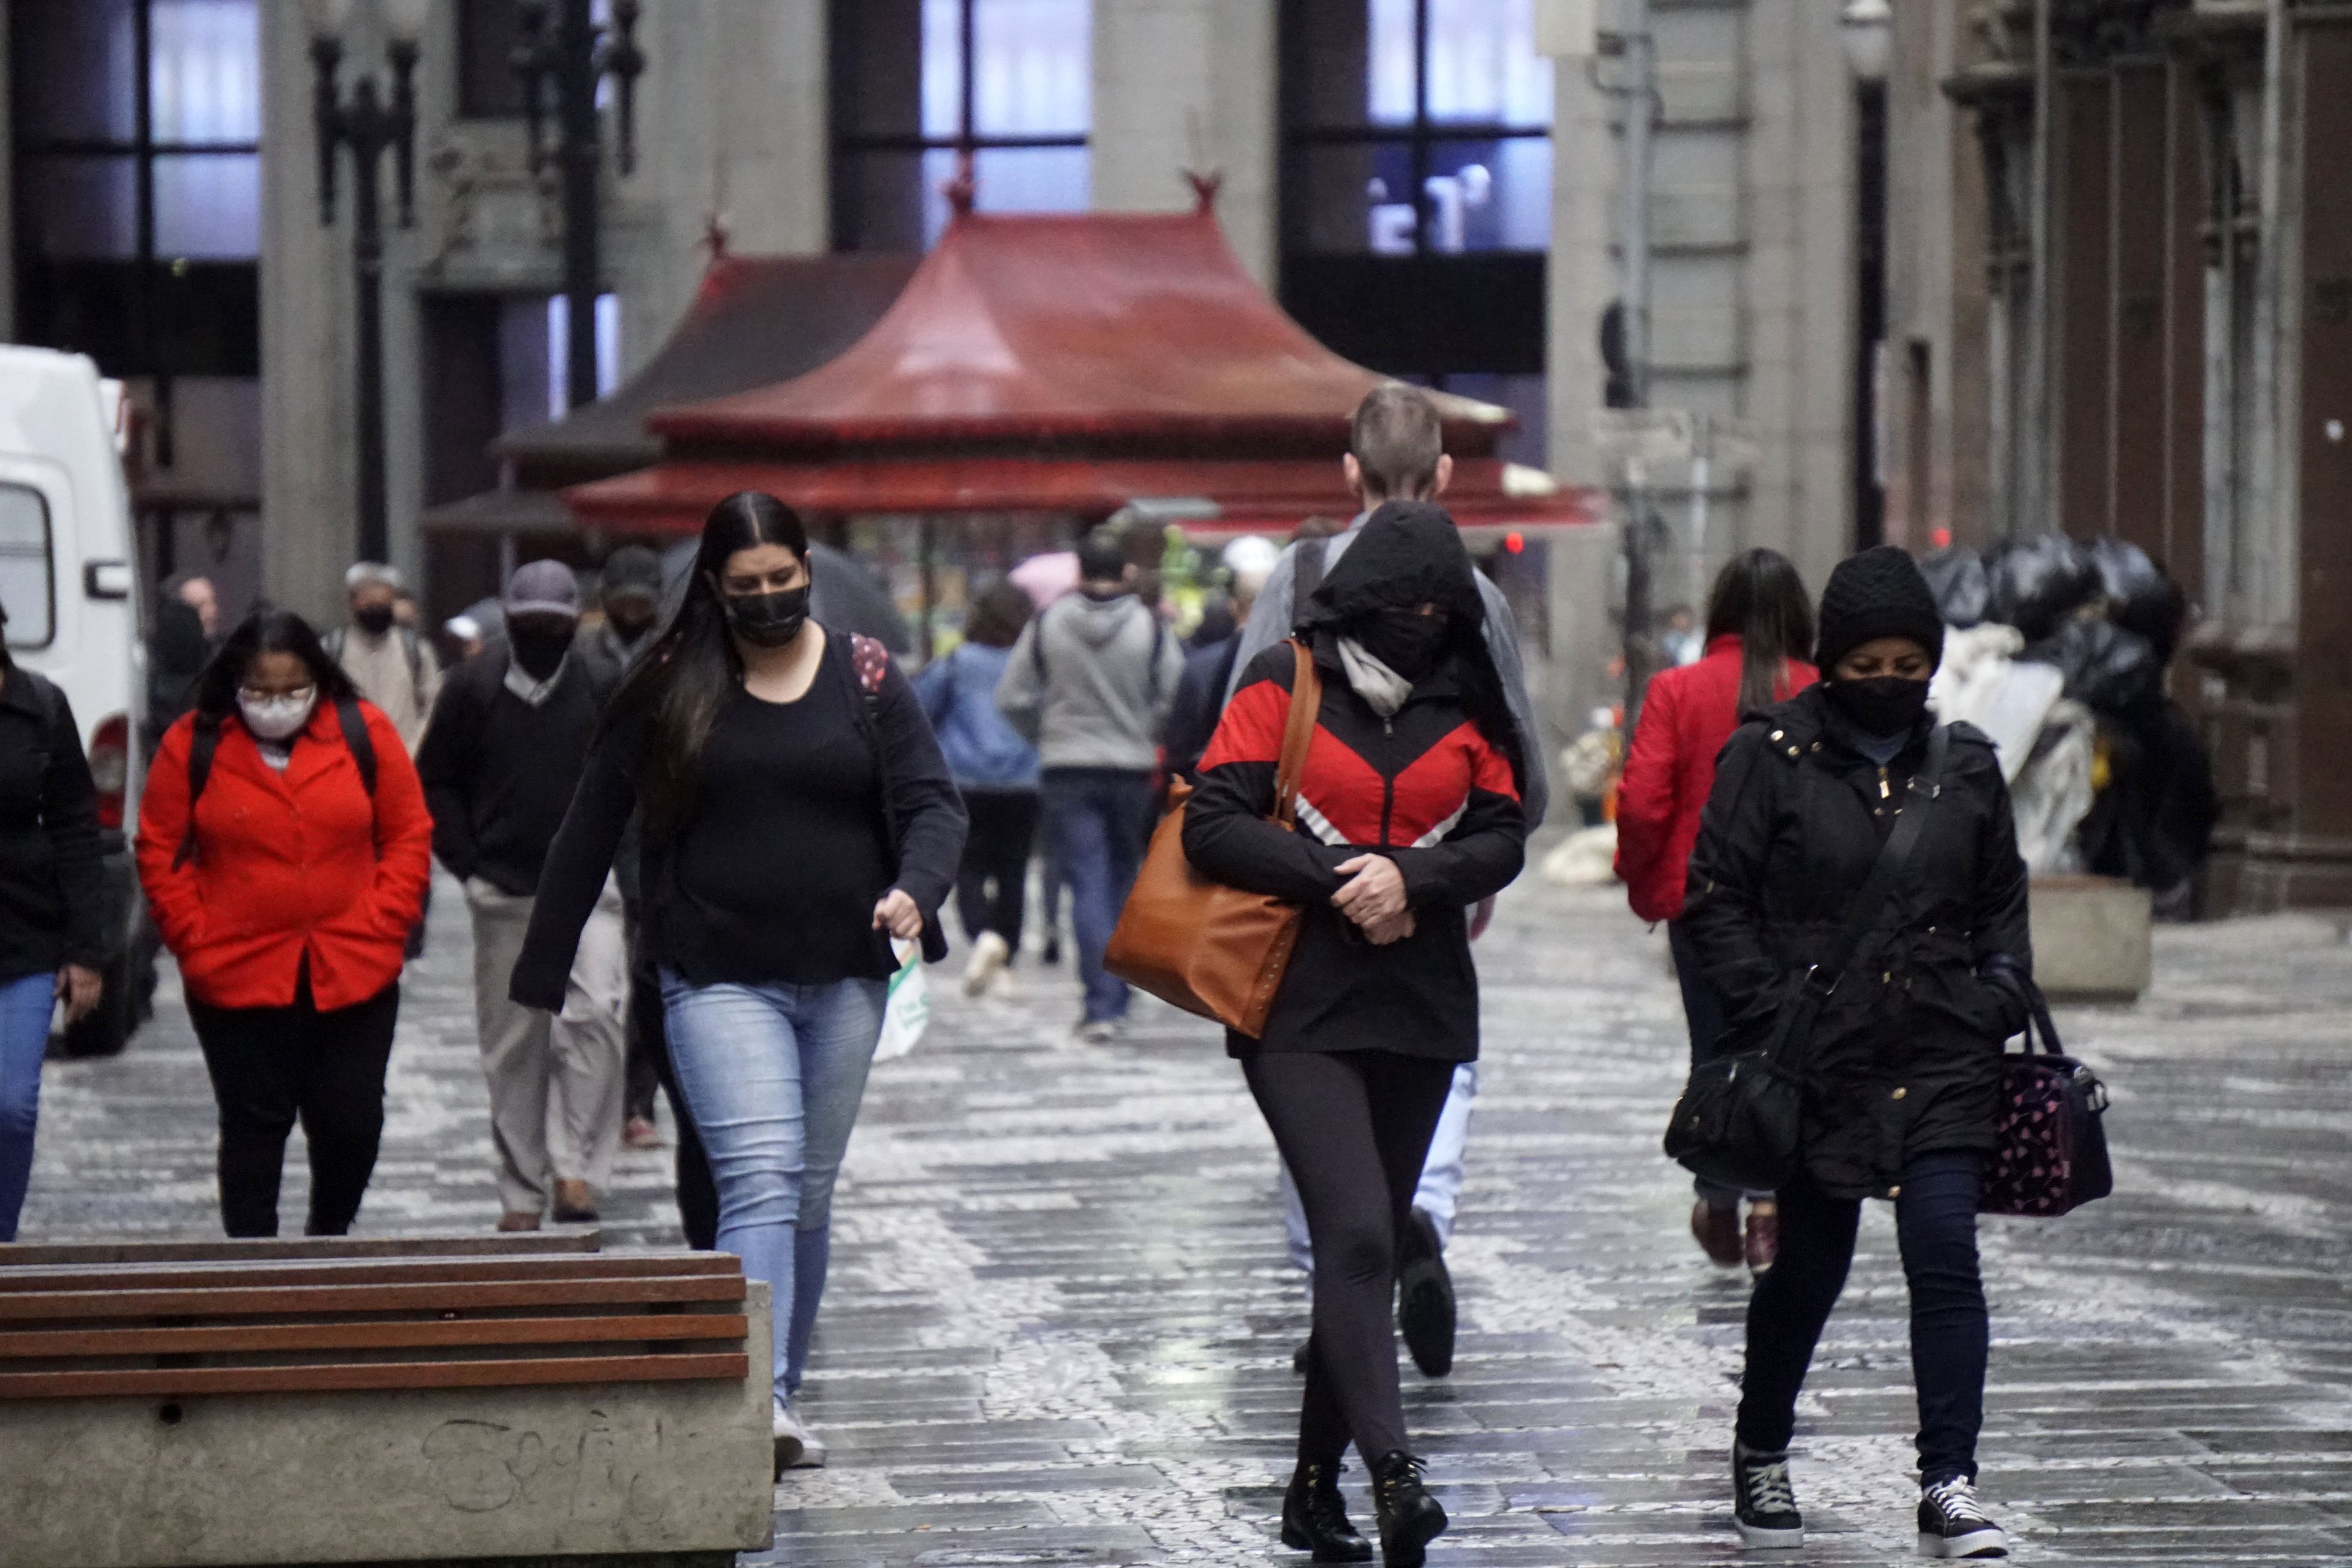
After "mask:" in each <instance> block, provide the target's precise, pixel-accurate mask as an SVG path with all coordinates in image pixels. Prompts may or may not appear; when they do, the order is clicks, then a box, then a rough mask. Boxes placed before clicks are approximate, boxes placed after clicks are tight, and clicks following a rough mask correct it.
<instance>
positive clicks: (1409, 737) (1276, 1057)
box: [1184, 501, 1527, 1568]
mask: <svg viewBox="0 0 2352 1568" xmlns="http://www.w3.org/2000/svg"><path fill="white" fill-rule="evenodd" d="M1484 621H1485V607H1484V605H1483V604H1482V602H1481V600H1480V597H1479V592H1478V585H1477V579H1476V577H1475V575H1474V574H1473V573H1472V570H1471V565H1470V557H1469V554H1468V552H1466V551H1465V550H1464V549H1463V547H1462V539H1461V536H1460V534H1458V533H1457V532H1456V531H1454V523H1453V520H1452V519H1450V518H1449V517H1447V516H1446V514H1445V513H1444V510H1441V509H1440V508H1438V507H1436V506H1433V505H1431V504H1429V503H1428V502H1425V501H1391V502H1388V503H1386V504H1384V505H1382V506H1381V508H1380V509H1379V510H1377V511H1375V512H1374V513H1373V514H1372V516H1371V519H1370V521H1367V522H1366V523H1365V524H1364V527H1363V530H1362V531H1361V533H1360V534H1359V535H1358V537H1357V539H1356V541H1355V543H1354V544H1353V545H1352V546H1351V547H1350V548H1349V551H1348V552H1347V553H1346V554H1345V555H1342V556H1341V557H1340V558H1339V561H1338V563H1336V564H1334V565H1333V566H1332V568H1331V570H1330V573H1329V574H1328V575H1327V576H1326V577H1325V578H1324V579H1323V582H1322V584H1321V585H1320V586H1319V587H1318V588H1317V589H1316V591H1315V593H1314V595H1313V596H1312V598H1311V599H1310V600H1309V602H1308V608H1307V613H1306V615H1305V616H1304V617H1303V618H1302V619H1301V620H1300V622H1299V623H1298V626H1297V634H1296V635H1297V638H1298V639H1300V640H1301V641H1303V642H1304V644H1305V645H1306V646H1307V648H1308V649H1309V650H1310V652H1311V654H1312V656H1313V658H1314V662H1315V666H1316V668H1317V669H1318V671H1320V673H1321V676H1322V689H1323V695H1322V700H1321V703H1320V705H1319V706H1318V709H1317V710H1316V714H1317V717H1316V733H1315V736H1314V741H1313V744H1312V745H1311V747H1310V748H1309V749H1308V752H1307V765H1306V771H1305V774H1304V776H1303V777H1302V779H1301V780H1300V782H1299V786H1298V809H1297V828H1296V830H1293V829H1291V828H1286V827H1283V826H1279V825H1277V824H1276V823H1275V822H1273V821H1271V820H1269V818H1270V817H1271V816H1272V814H1273V810H1274V795H1275V773H1276V765H1277V763H1278V760H1279V758H1280V755H1281V750H1282V734H1283V727H1284V723H1285V721H1286V717H1287V715H1288V712H1289V707H1290V701H1291V689H1292V683H1293V680H1294V678H1295V676H1296V673H1297V653H1296V651H1295V649H1294V646H1293V644H1292V643H1289V642H1284V643H1278V644H1276V645H1275V646H1274V647H1270V648H1267V649H1266V650H1265V652H1263V653H1261V654H1259V655H1258V656H1257V657H1256V658H1254V659H1252V660H1251V661H1250V662H1249V664H1248V665H1247V666H1246V667H1244V670H1243V672H1242V677H1241V684H1240V686H1239V687H1238V688H1236V689H1235V690H1234V699H1233V700H1232V702H1230V703H1229V704H1227V705H1226V708H1225V713H1224V718H1223V721H1221V722H1220V723H1219V724H1218V726H1217V731H1216V733H1215V735H1214V736H1213V737H1212V738H1211V740H1210V742H1209V747H1208V750H1207V751H1206V752H1203V753H1202V758H1201V784H1200V788H1199V790H1198V791H1197V792H1196V793H1195V794H1194V795H1192V801H1191V804H1190V805H1189V806H1188V807H1187V809H1186V813H1185V822H1184V853H1185V855H1186V856H1187V858H1190V859H1191V860H1192V864H1193V865H1194V866H1195V867H1197V868H1199V869H1200V870H1201V871H1202V874H1203V875H1205V876H1208V877H1210V878H1213V879H1215V880H1217V881H1219V882H1223V883H1224V884H1226V885H1228V886H1231V887H1235V888H1243V889H1248V890H1250V891H1252V892H1258V893H1265V894H1269V895H1271V896H1273V897H1276V898H1279V899H1286V900H1292V901H1295V902H1297V903H1299V904H1301V905H1303V906H1305V914H1304V917H1303V920H1302V922H1301V925H1300V928H1299V934H1298V940H1297V946H1296V947H1295V948H1294V950H1293V951H1292V954H1291V958H1290V963H1289V967H1288V968H1287V969H1286V971H1285V972H1284V974H1283V977H1282V983H1281V985H1280V988H1279V989H1278V990H1277V991H1276V994H1275V999H1274V1005H1273V1009H1272V1011H1271V1012H1270V1013H1269V1014H1268V1016H1267V1018H1266V1023H1265V1030H1264V1032H1263V1033H1262V1034H1261V1035H1260V1036H1259V1037H1257V1038H1255V1039H1251V1038H1248V1037H1244V1036H1242V1035H1239V1034H1228V1036H1227V1037H1226V1049H1227V1051H1228V1052H1229V1053H1230V1054H1231V1055H1232V1056H1234V1057H1235V1058H1238V1059H1239V1060H1240V1062H1241V1064H1242V1072H1243V1076H1244V1078H1245V1079H1247V1080H1248V1083H1249V1088H1250V1092H1251V1094H1252V1095H1254V1096H1255V1098H1256V1100H1257V1103H1258V1109H1259V1110H1261V1111H1262V1112H1263V1113H1264V1115H1265V1121H1266V1125H1267V1127H1268V1128H1270V1129H1271V1130H1272V1131H1273V1133H1274V1141H1275V1144H1276V1147H1277V1148H1278V1149H1280V1150H1281V1152H1282V1157H1283V1159H1284V1161H1285V1162H1286V1163H1287V1164H1288V1166H1289V1169H1290V1172H1291V1174H1292V1177H1293V1178H1294V1180H1295V1181H1296V1182H1297V1187H1298V1194H1299V1198H1300V1201H1301V1203H1302V1205H1303V1206H1304V1207H1305V1209H1306V1213H1307V1234H1308V1237H1309V1238H1310V1240H1311V1242H1312V1244H1313V1247H1314V1252H1315V1294H1314V1331H1313V1333H1312V1334H1311V1336H1310V1337H1309V1339H1308V1341H1307V1388H1306V1394H1305V1399H1304V1404H1303V1405H1302V1408H1301V1410H1300V1412H1299V1418H1298V1461H1297V1468H1296V1469H1295V1470H1294V1471H1293V1472H1292V1475H1291V1480H1290V1488H1289V1491H1288V1493H1287V1495H1286V1497H1285V1498H1284V1500H1283V1507H1282V1539H1283V1541H1284V1542H1285V1543H1286V1544H1287V1545H1290V1546H1293V1547H1297V1548H1298V1549H1300V1550H1304V1551H1311V1552H1313V1553H1314V1554H1315V1558H1316V1560H1317V1561H1318V1562H1325V1563H1344V1562H1361V1561H1366V1560H1369V1559H1370V1556H1371V1550H1370V1546H1369V1544H1368V1543H1367V1542H1365V1541H1364V1540H1363V1539H1362V1538H1361V1537H1360V1536H1359V1535H1358V1534H1357V1533H1356V1532H1355V1531H1354V1529H1353V1527H1352V1526H1350V1525H1349V1521H1348V1516H1347V1511H1346V1510H1345V1508H1344V1507H1343V1506H1342V1504H1341V1501H1340V1496H1339V1483H1338V1480H1337V1477H1338V1475H1339V1458H1340V1456H1341V1455H1342V1454H1343V1453H1344V1452H1345V1451H1346V1449H1347V1447H1348V1446H1349V1442H1350V1441H1352V1442H1353V1443H1354V1444H1355V1447H1356V1452H1357V1454H1358V1456H1359V1457H1360V1458H1361V1459H1362V1460H1363V1462H1364V1463H1365V1465H1366V1466H1367V1467H1369V1468H1370V1471H1371V1474H1372V1482H1373V1498H1374V1501H1375V1503H1376V1505H1377V1507H1378V1510H1379V1520H1380V1537H1381V1557H1382V1561H1383V1562H1384V1563H1387V1564H1389V1565H1390V1568H1417V1565H1418V1564H1419V1563H1421V1562H1422V1560H1423V1548H1424V1547H1425V1546H1426V1545H1427V1544H1428V1542H1430V1541H1431V1540H1432V1539H1433V1537H1435V1536H1436V1535H1437V1534H1438V1533H1439V1532H1440V1531H1443V1530H1444V1528H1445V1510H1444V1509H1443V1508H1441V1507H1439V1506H1438V1503H1437V1500H1435V1499H1434V1498H1433V1497H1431V1496H1430V1495H1429V1493H1428V1491H1427V1489H1425V1488H1424V1487H1423V1483H1422V1478H1421V1461H1420V1460H1418V1459H1416V1458H1413V1457H1412V1454H1411V1453H1410V1452H1409V1451H1408V1449H1407V1447H1406V1436H1405V1430H1404V1413H1403V1407H1402V1401H1401V1398H1400V1395H1399V1394H1398V1389H1397V1353H1396V1340H1395V1331H1394V1329H1393V1327H1392V1326H1391V1318H1390V1310H1391V1307H1390V1304H1391V1301H1392V1300H1394V1299H1395V1295H1396V1248H1397V1238H1398V1237H1399V1236H1400V1235H1401V1234H1402V1233H1403V1230H1404V1227H1405V1226H1406V1225H1407V1224H1408V1222H1409V1219H1410V1216H1411V1212H1412V1197H1413V1192H1414V1189H1415V1188H1416V1187H1417V1186H1418V1185H1419V1184H1420V1182H1421V1173H1422V1167H1423V1163H1425V1161H1426V1160H1427V1158H1428V1153H1429V1143H1430V1138H1431V1136H1432V1134H1433V1133H1434V1132H1435V1131H1436V1129H1437V1121H1438V1117H1439V1115H1440V1113H1441V1112H1443V1111H1444V1109H1445V1100H1446V1095H1447V1092H1448V1091H1449V1090H1450V1089H1451V1088H1452V1087H1453V1083H1454V1068H1455V1067H1456V1066H1457V1065H1458V1064H1460V1063H1463V1062H1467V1061H1475V1059H1476V1058H1477V1056H1478V990H1477V979H1476V973H1475V968H1474V966H1473V964H1472V963H1471V959H1470V936H1469V921H1468V910H1469V909H1470V907H1471V906H1472V905H1474V904H1475V903H1477V902H1478V900H1481V899H1484V898H1486V897H1488V896H1489V895H1491V894H1493V893H1496V892H1497V891H1499V890H1500V889H1502V888H1503V887H1504V886H1505V885H1506V884H1507V883H1508V882H1509V881H1510V880H1511V879H1512V878H1514V877H1516V876H1517V875H1518V872H1519V866H1520V862H1521V859H1522V857H1523V854H1524V850H1525V844H1526V838H1527V823H1526V817H1525V816H1524V814H1523V813H1522V811H1521V809H1520V805H1519V801H1520V784H1521V780H1522V778H1523V777H1524V776H1525V774H1524V770H1525V768H1526V766H1527V761H1526V759H1525V758H1524V757H1522V756H1520V755H1519V752H1518V741H1517V733H1518V732H1517V728H1516V726H1514V725H1513V723H1512V722H1511V718H1510V710H1509V709H1508V707H1507V705H1506V704H1505V701H1504V698H1503V689H1502V684H1501V681H1500V679H1499V678H1498V677H1497V676H1496V670H1495V666H1494V662H1493V658H1492V657H1491V656H1490V655H1489V654H1488V652H1487V651H1486V638H1485V636H1484V634H1483V630H1482V628H1483V625H1484Z"/></svg>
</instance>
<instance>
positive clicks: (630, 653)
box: [584, 544, 662, 679]
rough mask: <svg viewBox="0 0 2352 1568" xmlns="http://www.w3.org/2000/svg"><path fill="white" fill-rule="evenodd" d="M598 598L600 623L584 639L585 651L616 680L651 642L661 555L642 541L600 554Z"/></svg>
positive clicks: (658, 604)
mask: <svg viewBox="0 0 2352 1568" xmlns="http://www.w3.org/2000/svg"><path fill="white" fill-rule="evenodd" d="M596 598H597V602H598V604H599V605H600V606H601V607H602V608H603V610H604V622H603V624H602V625H600V626H597V627H596V629H595V630H594V631H593V632H590V633H589V634H588V636H587V637H586V638H585V639H584V642H585V651H586V652H587V653H588V654H589V655H590V656H591V657H592V658H595V659H597V660H598V661H599V662H601V663H603V664H604V666H605V668H607V669H608V670H610V671H611V672H612V674H613V676H614V678H615V679H618V678H619V677H620V676H621V675H623V674H625V673H626V671H627V669H628V668H629V666H630V665H631V664H632V663H634V662H635V659H636V657H637V655H638V654H640V653H642V652H644V651H645V648H646V645H647V644H648V643H650V642H652V641H653V637H654V631H655V627H656V623H657V622H659V621H660V619H661V602H662V565H661V557H660V556H659V555H657V554H656V553H655V552H653V551H652V550H651V549H649V548H648V547H646V545H643V544H624V545H622V546H621V547H620V548H619V549H617V550H615V551H614V552H613V553H611V554H610V555H607V556H606V557H604V571H603V572H602V573H601V574H599V575H598V579H597V584H596Z"/></svg>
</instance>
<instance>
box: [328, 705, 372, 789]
mask: <svg viewBox="0 0 2352 1568" xmlns="http://www.w3.org/2000/svg"><path fill="white" fill-rule="evenodd" d="M335 722H336V723H338V724H341V726H342V727H343V744H344V745H346V746H349V747H350V748H351V749H352V762H354V763H358V764H359V769H360V783H362V784H365V785H366V786H367V792H368V798H369V799H370V800H373V799H374V798H375V738H374V737H373V736H372V735H370V734H369V733H368V727H367V715H365V714H364V713H362V712H361V711H360V705H359V701H358V700H357V699H356V698H351V697H338V698H336V699H335Z"/></svg>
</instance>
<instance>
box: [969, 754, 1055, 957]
mask: <svg viewBox="0 0 2352 1568" xmlns="http://www.w3.org/2000/svg"><path fill="white" fill-rule="evenodd" d="M963 805H964V810H965V811H966V812H967V813H969V814H970V816H971V832H970V833H969V834H967V835H966V836H965V837H964V841H963V863H962V864H961V866H959V867H957V868H956V914H957V915H958V916H959V917H961V920H962V921H963V929H964V934H965V935H966V936H968V937H976V936H978V935H979V934H980V933H981V932H982V931H994V932H995V933H996V934H997V935H999V936H1001V937H1003V939H1004V942H1005V945H1006V946H1008V947H1010V948H1012V949H1013V952H1020V951H1021V905H1022V900H1023V898H1024V894H1025V893H1026V892H1027V890H1028V889H1027V884H1028V880H1029V846H1030V843H1031V841H1032V840H1034V838H1035V837H1037V792H1036V791H1035V790H1027V789H1024V790H1012V789H971V790H966V791H964V793H963Z"/></svg>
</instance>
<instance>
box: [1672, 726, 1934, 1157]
mask: <svg viewBox="0 0 2352 1568" xmlns="http://www.w3.org/2000/svg"><path fill="white" fill-rule="evenodd" d="M1949 744H1950V742H1949V732H1948V731H1947V730H1946V729H1945V727H1944V726H1942V725H1940V724H1938V725H1937V726H1936V729H1935V732H1934V733H1933V734H1932V735H1930V736H1929V737H1928V741H1927V761H1926V763H1924V764H1923V765H1922V766H1921V767H1920V769H1919V771H1918V772H1917V773H1915V774H1913V775H1912V779H1911V784H1910V788H1909V792H1908V793H1909V795H1910V796H1911V798H1912V801H1913V804H1912V807H1911V809H1910V810H1908V811H1906V812H1904V813H1903V814H1902V815H1901V816H1899V817H1897V818H1896V820H1895V830H1894V831H1893V832H1892V833H1889V834H1888V835H1887V836H1886V842H1885V844H1884V845H1882V846H1880V847H1879V851H1878V858H1877V860H1876V861H1874V863H1873V864H1872V866H1871V868H1870V875H1869V876H1868V877H1867V878H1865V879H1864V881H1863V884H1862V887H1861V889H1860V890H1859V891H1857V892H1856V893H1855V894H1854V896H1853V902H1852V903H1850V904H1848V905H1847V906H1846V911H1845V925H1844V926H1843V929H1841V930H1840V931H1839V932H1838V938H1837V946H1836V947H1835V948H1834V949H1833V950H1832V955H1831V957H1830V959H1829V961H1828V962H1827V963H1817V964H1815V965H1814V966H1813V967H1812V968H1811V969H1808V970H1807V971H1805V973H1803V975H1801V977H1799V979H1798V982H1797V987H1796V993H1795V994H1794V995H1793V996H1791V997H1790V998H1789V1000H1788V1001H1787V1002H1786V1003H1785V1004H1784V1005H1782V1007H1781V1009H1780V1021H1779V1022H1778V1024H1777V1025H1776V1026H1774V1028H1773V1030H1772V1037H1771V1038H1770V1039H1769V1040H1768V1041H1767V1042H1766V1043H1765V1044H1764V1045H1762V1046H1760V1047H1757V1048H1755V1049H1753V1050H1746V1051H1735V1052H1731V1053H1729V1054H1727V1055H1723V1056H1717V1057H1712V1058H1708V1059H1707V1060H1706V1061H1703V1062H1699V1063H1697V1064H1696V1065H1695V1066H1694V1067H1693V1068H1691V1073H1690V1079H1689V1081H1688V1082H1686V1083H1685V1084H1684V1086H1683V1092H1682V1098H1681V1099H1680V1100H1676V1101H1675V1113H1674V1115H1673V1117H1672V1118H1671V1119H1669V1120H1668V1121H1667V1122H1666V1138H1665V1145H1666V1155H1667V1157H1668V1158H1669V1159H1672V1160H1675V1161H1676V1162H1678V1163H1681V1165H1682V1166H1683V1167H1684V1168H1685V1170H1687V1171H1689V1172H1690V1173H1691V1174H1693V1175H1695V1176H1697V1177H1698V1178H1699V1179H1701V1180H1702V1181H1706V1182H1713V1183H1715V1184H1717V1185H1720V1186H1726V1187H1738V1188H1740V1189H1742V1190H1744V1191H1747V1192H1751V1193H1769V1192H1775V1191H1778V1190H1779V1189H1780V1187H1782V1186H1784V1185H1786V1184H1788V1181H1789V1179H1790V1177H1792V1176H1794V1175H1795V1174H1796V1173H1797V1153H1798V1146H1799V1143H1800V1142H1801V1137H1800V1129H1801V1123H1802V1120H1803V1113H1804V1098H1805V1096H1804V1067H1803V1064H1802V1062H1801V1060H1800V1059H1799V1058H1800V1056H1801V1052H1802V1051H1803V1049H1804V1047H1806V1045H1807V1044H1809V1043H1810V1042H1811V1038H1812V1033H1813V1027H1814V1026H1815V1025H1816V1024H1818V1023H1819V1022H1820V1021H1821V1016H1822V1007H1823V1005H1826V1004H1827V1003H1828V1001H1829V999H1830V997H1831V996H1832V994H1834V993H1835V992H1836V990H1837V987H1838V983H1839V982H1840V981H1841V980H1843V978H1844V976H1845V974H1846V973H1847V971H1849V970H1851V969H1852V968H1853V963H1854V960H1855V959H1856V958H1857V957H1858V956H1860V955H1861V952H1862V950H1863V945H1864V938H1866V937H1867V936H1868V935H1869V934H1870V929H1871V925H1872V923H1873V922H1874V921H1876V919H1877V918H1878V912H1879V910H1882V909H1884V908H1885V906H1886V900H1887V899H1888V897H1889V896H1890V895H1892V894H1893V893H1894V891H1895V883H1896V881H1897V879H1900V877H1901V876H1902V874H1903V867H1904V863H1905V862H1906V861H1907V860H1909V859H1910V858H1911V851H1912V848H1913V847H1915V846H1916V845H1917V843H1918V842H1919V835H1920V834H1921V833H1922V832H1923V831H1925V829H1926V826H1927V812H1926V811H1925V810H1924V809H1922V807H1923V806H1924V805H1925V804H1926V803H1927V801H1931V800H1933V799H1935V798H1936V796H1937V795H1940V794H1942V793H1943V784H1942V779H1943V776H1944V756H1945V752H1947V751H1948V749H1949Z"/></svg>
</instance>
